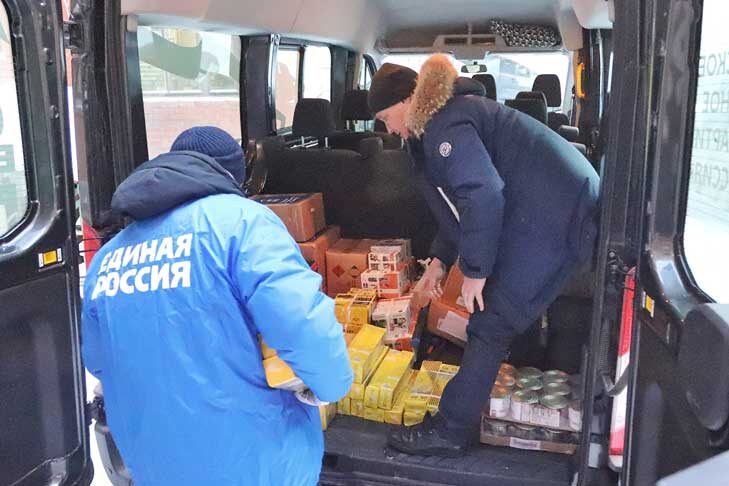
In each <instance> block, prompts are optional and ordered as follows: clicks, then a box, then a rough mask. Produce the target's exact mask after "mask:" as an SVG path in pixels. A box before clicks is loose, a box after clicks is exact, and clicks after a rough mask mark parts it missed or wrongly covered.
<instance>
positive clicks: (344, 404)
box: [337, 397, 352, 415]
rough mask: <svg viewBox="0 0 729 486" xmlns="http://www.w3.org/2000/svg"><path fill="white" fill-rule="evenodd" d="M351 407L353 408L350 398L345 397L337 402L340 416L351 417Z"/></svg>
mask: <svg viewBox="0 0 729 486" xmlns="http://www.w3.org/2000/svg"><path fill="white" fill-rule="evenodd" d="M351 406H352V403H351V402H350V399H349V397H344V398H342V399H341V400H339V401H338V402H337V413H338V414H339V415H351V413H352V408H351Z"/></svg>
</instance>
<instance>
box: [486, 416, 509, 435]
mask: <svg viewBox="0 0 729 486" xmlns="http://www.w3.org/2000/svg"><path fill="white" fill-rule="evenodd" d="M486 425H487V427H488V429H489V430H490V432H491V433H492V434H494V435H499V436H506V435H508V434H509V424H508V423H506V422H501V421H499V420H487V421H486Z"/></svg>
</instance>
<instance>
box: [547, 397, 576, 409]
mask: <svg viewBox="0 0 729 486" xmlns="http://www.w3.org/2000/svg"><path fill="white" fill-rule="evenodd" d="M540 402H541V404H542V405H544V406H545V407H547V408H550V409H552V410H564V409H565V408H567V407H568V406H569V404H570V401H569V399H568V398H567V397H566V396H564V395H543V396H542V398H541V400H540Z"/></svg>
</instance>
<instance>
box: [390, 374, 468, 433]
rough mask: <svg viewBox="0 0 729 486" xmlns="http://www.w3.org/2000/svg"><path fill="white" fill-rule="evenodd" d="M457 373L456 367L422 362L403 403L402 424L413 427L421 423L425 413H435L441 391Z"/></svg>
mask: <svg viewBox="0 0 729 486" xmlns="http://www.w3.org/2000/svg"><path fill="white" fill-rule="evenodd" d="M457 372H458V366H454V365H449V364H445V363H441V362H440V361H423V363H422V365H421V366H420V371H418V372H417V375H416V377H415V378H414V380H413V382H412V385H411V386H410V390H409V392H408V396H407V397H406V398H405V401H404V402H405V403H404V412H403V423H404V424H405V425H415V424H417V423H420V422H422V421H423V418H424V417H425V413H426V412H430V413H435V412H436V411H437V410H438V405H440V397H441V396H442V394H443V389H444V388H445V386H446V384H447V383H448V381H449V380H450V379H451V378H453V376H455V374H456V373H457Z"/></svg>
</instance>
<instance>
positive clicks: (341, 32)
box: [122, 0, 571, 51]
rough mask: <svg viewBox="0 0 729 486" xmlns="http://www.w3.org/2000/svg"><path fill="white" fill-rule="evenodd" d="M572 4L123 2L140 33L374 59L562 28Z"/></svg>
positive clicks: (542, 0)
mask: <svg viewBox="0 0 729 486" xmlns="http://www.w3.org/2000/svg"><path fill="white" fill-rule="evenodd" d="M565 3H571V2H569V0H265V1H264V0H176V1H174V2H172V1H170V0H122V14H124V15H137V16H138V18H139V22H140V24H142V25H166V26H177V27H188V28H195V29H198V30H216V31H226V32H230V33H235V34H241V35H250V34H265V33H278V34H281V35H288V36H292V37H300V38H304V39H312V40H320V41H325V42H330V43H334V44H339V45H344V46H347V47H353V48H355V49H358V50H363V51H371V50H372V49H373V47H374V46H375V42H376V41H377V40H378V39H380V38H385V39H387V38H388V37H397V38H398V40H399V41H398V43H400V42H401V41H405V39H403V36H404V35H405V36H406V35H407V34H406V33H407V32H410V33H413V34H415V32H414V31H415V30H421V32H428V33H429V34H431V33H433V32H436V33H460V32H463V31H464V29H465V28H466V25H467V23H469V22H471V23H473V25H474V32H477V31H479V30H480V31H483V28H484V27H485V26H486V25H487V23H488V21H489V20H490V19H493V18H498V19H503V20H507V21H513V22H528V23H538V24H544V25H552V26H557V24H558V22H557V20H556V19H557V16H558V11H559V10H560V6H562V8H564V4H565Z"/></svg>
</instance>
